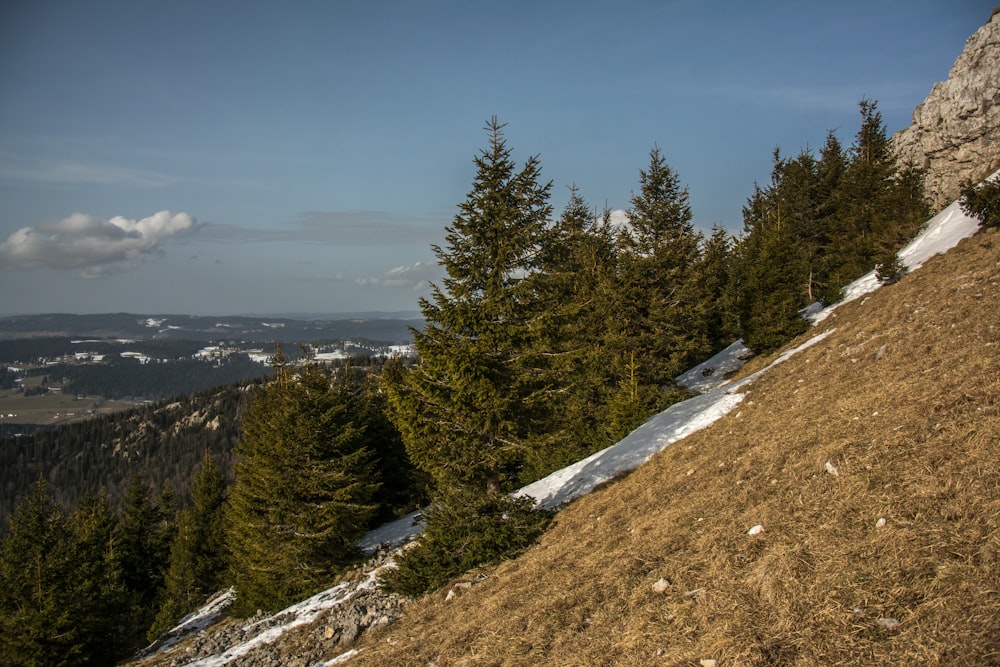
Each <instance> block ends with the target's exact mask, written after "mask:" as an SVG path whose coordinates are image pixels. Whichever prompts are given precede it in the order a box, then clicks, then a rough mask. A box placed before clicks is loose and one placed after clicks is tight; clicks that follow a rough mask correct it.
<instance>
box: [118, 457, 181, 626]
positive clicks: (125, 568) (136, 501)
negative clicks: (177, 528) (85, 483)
mask: <svg viewBox="0 0 1000 667" xmlns="http://www.w3.org/2000/svg"><path fill="white" fill-rule="evenodd" d="M165 514H166V513H165V512H161V508H160V507H159V506H157V505H154V504H153V500H152V491H151V490H150V487H149V485H148V484H147V483H146V482H145V481H144V480H142V479H141V478H139V477H138V476H133V477H132V478H131V479H130V480H129V484H128V487H126V489H125V495H124V497H123V498H122V509H121V514H120V518H119V520H118V525H117V526H116V528H115V545H116V556H117V558H118V563H119V567H120V568H121V576H122V581H123V583H124V584H125V588H126V589H127V590H128V592H129V596H130V605H129V606H130V615H131V618H132V621H133V622H132V623H131V624H130V626H131V629H132V634H133V636H131V637H130V638H129V639H128V642H129V643H135V642H141V640H142V638H143V637H145V633H146V630H147V628H149V626H150V625H151V624H152V622H153V619H154V618H155V615H156V601H157V598H158V596H159V594H160V589H161V587H162V586H163V576H164V573H165V570H166V567H167V560H168V557H169V553H170V552H169V549H170V537H171V531H172V526H170V525H168V522H167V519H168V517H167V516H166V515H165Z"/></svg>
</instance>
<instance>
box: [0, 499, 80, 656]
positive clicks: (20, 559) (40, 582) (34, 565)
mask: <svg viewBox="0 0 1000 667" xmlns="http://www.w3.org/2000/svg"><path fill="white" fill-rule="evenodd" d="M73 555H74V554H73V549H72V536H71V533H70V529H69V526H68V525H67V521H66V517H65V516H64V515H63V514H62V512H61V511H60V510H59V508H58V507H56V504H55V502H54V501H53V500H52V497H51V495H50V494H49V491H48V488H47V486H46V484H45V483H44V482H43V481H38V482H37V483H36V484H35V488H34V490H33V491H32V493H31V494H30V495H28V496H27V497H26V498H25V499H24V500H23V501H22V502H21V503H20V504H19V505H18V506H17V508H16V509H15V511H14V514H13V515H12V516H11V519H10V526H9V531H8V532H7V534H6V535H5V536H4V538H3V542H2V544H0V663H2V664H4V665H12V666H14V665H33V666H38V667H43V666H48V665H73V664H76V663H77V662H78V661H79V660H80V659H81V658H84V657H86V656H83V655H82V647H81V642H82V641H83V639H84V638H83V637H81V629H80V627H79V626H78V624H77V621H78V620H79V619H77V618H76V615H75V613H74V612H75V605H74V600H73V598H72V595H73V594H72V592H71V590H70V589H69V587H67V586H66V584H67V582H69V581H71V580H72V578H73V571H74V568H75V567H76V564H75V563H74V562H73Z"/></svg>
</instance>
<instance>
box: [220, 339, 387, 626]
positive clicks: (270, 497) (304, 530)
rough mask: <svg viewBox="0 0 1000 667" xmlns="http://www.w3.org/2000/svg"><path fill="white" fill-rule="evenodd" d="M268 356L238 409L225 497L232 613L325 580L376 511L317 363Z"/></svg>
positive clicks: (353, 429)
mask: <svg viewBox="0 0 1000 667" xmlns="http://www.w3.org/2000/svg"><path fill="white" fill-rule="evenodd" d="M279 357H280V355H279ZM275 365H276V373H275V381H274V382H273V383H271V384H270V385H268V386H266V387H265V388H262V389H260V390H259V391H258V392H257V393H256V394H255V395H254V397H253V399H252V401H251V403H250V407H249V409H248V410H247V413H246V414H245V416H244V418H243V434H242V436H241V438H240V442H239V445H238V446H237V454H238V456H239V460H238V462H237V466H236V481H235V483H234V485H233V487H232V489H231V491H230V495H229V501H228V503H227V506H226V507H227V509H226V523H227V535H228V542H229V548H230V550H231V554H232V555H231V562H230V576H231V579H232V582H233V583H234V585H235V588H236V596H237V599H236V602H235V603H234V606H233V611H234V613H236V614H237V615H249V614H252V613H254V611H256V610H257V609H261V610H265V611H275V610H277V609H281V608H282V607H283V606H285V605H287V604H288V603H290V602H292V601H294V600H295V599H296V598H300V597H302V596H305V595H308V594H310V593H313V592H315V591H317V590H320V589H322V588H323V587H324V586H327V585H329V584H330V583H331V580H332V578H333V577H334V576H335V574H336V573H337V572H338V571H340V570H341V569H342V568H343V567H344V565H345V564H346V563H347V562H348V561H349V560H350V559H351V558H352V557H353V555H354V553H355V549H354V546H353V545H354V542H355V541H356V540H357V539H358V538H359V537H360V536H361V535H362V534H363V532H364V530H365V529H366V528H367V523H368V520H369V518H370V517H371V515H372V513H373V512H374V510H375V505H374V504H373V503H372V497H373V494H374V492H375V491H376V490H377V488H378V484H377V482H376V481H375V475H374V470H373V465H372V462H371V453H370V452H369V451H368V450H367V449H366V448H365V447H364V446H363V442H362V438H361V435H362V432H361V429H360V428H359V427H358V426H357V425H356V424H355V422H354V416H353V415H352V414H351V413H350V410H349V409H348V406H349V400H348V398H347V397H345V396H343V394H342V392H341V391H339V390H338V386H337V385H336V384H335V383H333V382H331V379H330V378H329V376H328V375H327V374H326V373H324V372H323V370H322V369H321V368H320V367H319V366H318V365H315V364H311V363H310V364H307V365H306V366H304V367H302V368H300V369H299V370H298V371H297V372H293V371H292V370H291V369H290V368H288V367H287V366H286V365H285V364H284V361H283V358H279V360H278V361H277V362H276V364H275Z"/></svg>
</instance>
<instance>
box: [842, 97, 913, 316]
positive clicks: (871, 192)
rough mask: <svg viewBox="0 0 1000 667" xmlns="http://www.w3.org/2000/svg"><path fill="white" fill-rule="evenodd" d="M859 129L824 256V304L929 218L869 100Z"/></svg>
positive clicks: (884, 258)
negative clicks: (835, 220) (836, 224)
mask: <svg viewBox="0 0 1000 667" xmlns="http://www.w3.org/2000/svg"><path fill="white" fill-rule="evenodd" d="M859 108H860V110H861V128H860V129H859V130H858V133H857V136H856V137H855V141H854V144H853V146H852V147H851V153H850V156H849V160H848V164H847V167H846V169H845V170H844V175H843V178H842V180H841V183H840V188H839V191H838V202H837V203H838V206H839V214H838V216H837V222H838V226H837V228H836V229H835V230H834V231H833V233H832V234H831V235H830V239H829V247H828V249H827V252H826V264H827V265H826V268H825V274H826V289H825V293H824V300H825V301H827V302H828V303H832V302H834V301H838V300H839V299H840V293H841V290H842V288H843V287H844V286H845V285H847V284H848V283H849V282H850V281H852V280H854V279H855V278H858V277H860V276H862V275H864V274H865V273H867V272H868V271H871V270H872V269H874V268H875V266H876V264H879V263H884V262H887V261H891V258H892V256H893V255H895V253H896V252H897V251H898V250H899V249H900V248H901V247H902V246H903V245H904V244H905V243H906V242H907V241H909V240H910V239H911V238H913V236H914V235H915V234H916V233H917V232H918V231H919V230H920V227H921V226H922V225H923V223H924V222H925V221H926V220H927V218H928V217H929V213H930V212H929V209H928V207H927V204H926V202H925V201H924V196H923V176H922V172H921V170H919V169H917V168H915V167H914V166H912V165H906V166H903V167H900V166H899V165H898V164H897V162H896V158H895V156H894V154H893V152H892V145H891V142H890V140H889V137H888V134H887V132H886V129H885V125H884V124H883V122H882V114H881V112H879V110H878V104H877V103H876V102H875V101H873V100H867V99H863V100H861V102H860V103H859Z"/></svg>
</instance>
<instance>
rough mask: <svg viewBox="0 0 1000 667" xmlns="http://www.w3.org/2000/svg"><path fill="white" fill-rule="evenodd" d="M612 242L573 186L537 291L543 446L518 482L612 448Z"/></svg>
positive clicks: (536, 360) (536, 363)
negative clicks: (544, 412)
mask: <svg viewBox="0 0 1000 667" xmlns="http://www.w3.org/2000/svg"><path fill="white" fill-rule="evenodd" d="M614 280H615V256H614V239H613V235H612V232H611V228H610V224H609V223H608V220H607V216H604V217H603V218H598V216H597V215H596V213H595V211H594V210H593V209H592V208H591V207H590V206H589V205H588V204H587V202H586V201H585V200H584V198H583V197H582V196H581V194H580V192H579V190H578V189H577V188H576V187H575V186H574V187H572V188H571V191H570V199H569V202H568V203H567V205H566V208H565V210H564V211H563V213H562V214H561V215H560V216H559V219H558V220H557V221H556V224H555V226H554V228H553V229H552V232H551V236H550V238H549V239H548V240H547V242H546V243H545V245H544V246H543V248H542V253H541V263H540V270H539V273H538V276H537V281H536V284H537V290H538V293H539V296H540V298H541V302H542V303H543V304H544V305H543V307H542V308H541V310H540V312H541V317H542V318H543V320H542V321H543V324H542V325H541V326H539V327H538V331H539V332H540V333H539V335H538V336H537V338H536V339H535V340H534V343H533V345H532V349H531V350H530V351H529V353H528V354H529V356H531V358H532V365H533V367H535V368H536V369H539V378H540V379H541V380H542V382H543V384H544V385H545V386H546V387H548V389H549V391H548V398H547V408H548V410H547V413H548V414H547V418H546V420H545V421H546V423H547V424H548V426H547V428H546V429H545V432H544V438H545V442H544V444H541V445H540V446H538V447H533V448H531V449H530V450H529V452H528V458H527V461H526V465H525V469H524V471H523V473H522V476H521V481H523V482H526V483H527V482H530V481H534V480H535V479H538V478H540V477H544V476H545V475H547V474H549V473H550V472H552V471H553V470H558V469H559V468H562V467H564V466H566V465H568V464H570V463H572V462H573V461H577V460H579V459H581V458H584V457H585V456H587V455H589V454H591V453H593V452H594V451H597V450H599V449H603V448H604V447H606V446H608V445H609V444H612V443H611V442H610V441H609V439H608V437H607V430H606V428H605V423H604V422H605V418H606V415H605V414H604V406H605V405H606V404H607V402H608V400H609V396H610V394H611V393H612V392H611V389H613V388H614V387H615V381H616V378H615V376H614V375H613V373H612V370H611V364H609V356H610V352H609V346H608V341H607V332H608V331H609V323H610V322H612V321H613V320H614V318H615V313H614V312H613V310H612V303H613V301H612V294H613V289H614Z"/></svg>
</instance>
